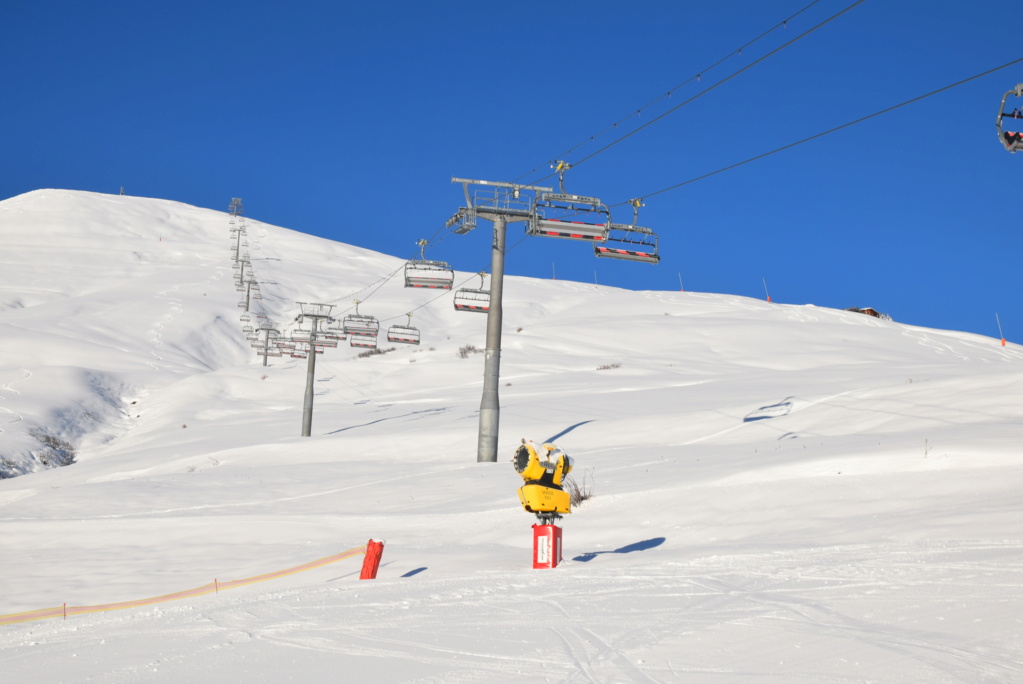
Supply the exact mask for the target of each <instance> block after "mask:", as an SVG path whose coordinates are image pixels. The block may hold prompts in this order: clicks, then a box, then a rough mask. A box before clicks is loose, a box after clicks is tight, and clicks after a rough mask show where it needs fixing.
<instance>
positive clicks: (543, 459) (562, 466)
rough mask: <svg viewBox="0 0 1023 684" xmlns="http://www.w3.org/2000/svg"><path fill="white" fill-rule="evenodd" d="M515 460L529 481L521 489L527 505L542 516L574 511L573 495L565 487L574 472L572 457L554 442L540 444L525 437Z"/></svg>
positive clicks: (519, 471) (523, 503)
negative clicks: (528, 440)
mask: <svg viewBox="0 0 1023 684" xmlns="http://www.w3.org/2000/svg"><path fill="white" fill-rule="evenodd" d="M513 463H514V465H515V471H516V472H518V474H519V475H520V476H521V477H522V479H523V480H525V481H526V484H525V485H523V486H522V487H520V488H519V501H521V502H522V507H523V508H525V509H526V510H527V511H529V512H530V513H536V514H538V515H540V514H552V513H553V514H561V513H571V512H572V497H571V495H570V494H569V493H568V492H566V491H565V490H564V488H563V487H562V481H563V480H564V478H565V476H566V475H568V474H569V473H570V472H572V457H571V456H569V455H568V454H566V453H565V452H564V451H562V450H561V449H559V448H558V447H557V446H555V445H554V444H544V445H543V446H539V445H537V444H536V443H534V442H527V441H525V440H523V441H522V445H521V446H520V447H519V448H518V449H517V450H516V451H515V458H514V460H513Z"/></svg>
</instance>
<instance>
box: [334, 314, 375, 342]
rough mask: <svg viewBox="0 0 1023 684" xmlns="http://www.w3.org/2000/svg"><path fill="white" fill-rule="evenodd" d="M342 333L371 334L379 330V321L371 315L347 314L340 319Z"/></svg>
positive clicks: (353, 334)
mask: <svg viewBox="0 0 1023 684" xmlns="http://www.w3.org/2000/svg"><path fill="white" fill-rule="evenodd" d="M341 325H342V328H343V333H344V334H345V335H350V336H366V337H368V336H373V337H376V335H377V333H378V332H380V322H379V321H377V319H376V318H374V317H373V316H360V315H359V314H348V315H347V316H345V318H344V321H342V324H341Z"/></svg>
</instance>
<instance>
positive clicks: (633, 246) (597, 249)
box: [593, 223, 661, 264]
mask: <svg viewBox="0 0 1023 684" xmlns="http://www.w3.org/2000/svg"><path fill="white" fill-rule="evenodd" d="M593 253H594V254H595V255H596V256H598V257H608V258H610V259H627V260H629V261H641V262H643V263H647V264H656V263H658V262H659V261H660V260H661V257H660V255H659V254H658V253H657V234H656V233H654V231H652V230H650V229H649V228H643V227H641V226H629V225H626V224H624V223H612V224H611V226H610V228H609V229H608V233H607V239H606V240H605V241H604V242H603V243H601V244H594V245H593Z"/></svg>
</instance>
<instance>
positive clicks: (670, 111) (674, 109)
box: [530, 0, 866, 184]
mask: <svg viewBox="0 0 1023 684" xmlns="http://www.w3.org/2000/svg"><path fill="white" fill-rule="evenodd" d="M864 2H866V0H856V2H854V3H852V4H851V5H849V6H848V7H846V8H845V9H843V10H841V11H840V12H838V13H836V14H834V15H832V16H830V17H828V18H827V19H825V20H824V21H822V22H820V23H819V24H817V25H816V26H813V27H811V28H809V29H807V30H806V31H804V32H803V33H800V34H799V35H798V36H796V37H795V38H792V39H791V40H788V41H786V42H785V43H783V44H782V45H779V46H778V47H776V48H775V49H773V50H771V51H770V52H768V53H767V54H765V55H763V56H761V57H759V58H757V59H756V60H754V61H753V62H751V63H749V64H747V65H746V66H744V67H742V68H741V69H739V70H738V71H735V72H733V73H732V74H730V75H728V76H726V77H725V78H723V79H721V80H720V81H718V82H717V83H715V84H714V85H712V86H710V87H708V88H705V89H704V90H702V91H700V92H699V93H697V94H695V95H693V96H692V97H690V98H689V99H687V100H685V101H683V102H680V103H679V104H677V105H675V106H674V107H672V108H671V109H668V110H667V111H665V112H662V113H661V114H659V115H658V116H656V117H654V118H653V119H651V120H650V121H647V122H646V123H644V124H643V125H642V126H639V127H638V128H634V129H633V130H631V131H629V132H628V133H626V134H625V135H622V136H621V137H619V138H617V139H616V140H613V141H611V142H610V143H608V144H607V145H605V146H604V147H601V148H600V149H598V150H596V151H595V152H591V153H590V154H588V155H586V156H585V157H583V158H582V159H580V160H578V161H575V162H572V163H571V166H573V167H575V166H579V165H580V164H582V163H584V162H587V161H589V160H590V159H593V158H594V157H596V156H597V155H599V154H602V153H603V152H606V151H607V150H609V149H611V148H612V147H614V146H615V145H617V144H618V143H620V142H623V141H624V140H627V139H628V138H630V137H632V136H633V135H635V134H636V133H639V132H640V131H642V130H645V129H647V128H649V127H650V126H652V125H654V124H655V123H657V122H658V121H660V120H661V119H663V118H665V117H666V116H668V115H669V114H673V113H674V112H677V111H678V110H679V109H681V108H682V107H685V106H686V105H688V104H690V103H692V102H693V101H695V100H697V99H699V98H701V97H703V96H704V95H706V94H707V93H709V92H711V91H712V90H714V89H715V88H718V87H719V86H721V85H724V84H725V83H727V82H729V81H731V80H732V79H733V78H735V77H736V76H739V75H740V74H743V73H745V72H746V71H749V70H750V69H752V68H753V67H755V66H756V65H757V64H760V63H761V62H763V61H764V60H766V59H768V58H770V57H773V56H774V55H776V54H778V53H779V52H781V51H782V50H784V49H785V48H787V47H789V46H790V45H792V44H794V43H796V42H798V41H800V40H802V39H803V38H805V37H807V36H808V35H810V34H811V33H813V32H814V31H817V30H818V29H820V28H822V27H824V26H826V25H827V24H829V23H831V22H832V21H834V20H835V19H838V18H839V17H840V16H842V15H843V14H845V13H846V12H849V11H850V10H852V9H853V8H855V7H856V6H857V5H861V4H863V3H864ZM555 175H557V173H550V174H547V175H546V176H544V177H542V178H539V179H537V180H534V181H530V182H531V183H533V184H535V183H540V182H543V181H545V180H547V179H548V178H552V177H554V176H555Z"/></svg>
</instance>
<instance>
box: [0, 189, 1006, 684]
mask: <svg viewBox="0 0 1023 684" xmlns="http://www.w3.org/2000/svg"><path fill="white" fill-rule="evenodd" d="M226 203H227V202H226V200H225V205H226ZM244 225H245V228H246V231H245V236H244V240H243V239H240V238H239V236H238V233H237V231H235V232H231V231H232V228H234V229H237V227H238V225H237V224H232V223H231V217H230V216H229V215H228V214H227V213H224V212H217V211H212V210H206V209H199V208H195V207H191V206H187V205H183V204H179V203H176V202H169V201H163V200H155V199H144V198H136V197H124V196H107V195H99V194H92V193H83V192H71V191H62V190H40V191H36V192H32V193H28V194H26V195H22V196H19V197H15V198H12V199H9V200H6V201H3V202H0V239H2V245H3V250H2V252H0V261H2V266H0V352H2V353H0V430H2V432H0V461H2V463H0V468H2V469H0V472H2V473H3V474H4V476H5V477H7V478H8V479H3V480H0V558H2V559H3V562H2V563H0V586H2V587H3V592H2V595H0V615H6V614H12V613H19V612H23V611H30V610H35V609H40V608H48V607H53V606H61V605H62V604H65V603H66V604H67V605H68V606H88V605H96V604H104V603H112V602H118V601H129V600H133V599H141V598H146V597H151V596H158V595H162V594H169V593H172V592H176V591H180V590H183V589H189V588H192V587H197V586H201V585H204V584H207V583H209V582H212V581H213V580H214V579H215V578H217V579H219V580H229V579H236V578H245V577H251V576H255V575H259V574H262V573H267V572H272V571H276V570H280V569H284V568H289V567H293V566H296V565H300V564H302V563H306V562H308V561H312V560H315V559H318V558H323V557H325V556H330V555H333V554H336V553H339V552H341V551H344V550H346V549H350V548H352V547H357V546H360V545H363V544H365V543H366V541H367V540H368V539H370V538H375V539H384V540H386V547H385V550H384V555H383V562H382V564H381V566H380V570H379V575H378V578H377V579H376V580H362V581H360V580H359V579H358V574H359V570H360V566H361V558H355V559H350V560H344V561H340V562H338V563H334V564H330V565H326V566H324V567H321V568H318V569H315V570H310V571H308V572H303V573H299V574H295V575H291V576H289V577H287V578H285V579H280V580H273V581H270V582H266V583H261V584H255V585H252V586H250V587H245V588H240V589H235V590H232V591H229V592H227V591H225V592H221V593H219V594H211V595H208V596H204V597H201V598H196V599H187V600H181V601H175V602H170V603H163V604H159V605H154V606H147V607H142V608H131V609H127V610H120V611H116V612H102V613H93V614H89V615H83V616H73V617H69V618H68V619H67V620H61V619H50V620H41V621H34V622H24V623H19V624H13V625H7V626H2V627H0V672H3V677H2V678H3V681H5V682H30V681H31V682H70V681H74V682H115V683H117V682H183V681H189V682H225V681H254V682H280V681H306V682H308V681H374V682H406V681H408V682H438V683H439V682H444V683H446V684H447V683H451V682H464V683H468V682H518V681H523V682H525V681H530V682H536V681H548V682H667V681H684V682H793V681H807V682H836V683H837V682H928V683H940V682H971V683H975V682H1019V681H1023V645H1021V644H1023V535H1021V529H1023V507H1021V504H1020V491H1021V489H1023V459H1021V453H1020V451H1021V449H1020V445H1021V444H1023V349H1021V348H1020V347H1019V346H1017V345H1013V344H1008V345H1007V346H1004V347H1003V346H1002V345H1001V344H1000V341H999V340H994V339H991V338H985V337H980V336H977V335H970V334H965V333H953V332H946V331H940V330H930V329H925V328H918V327H912V326H906V325H901V324H899V323H897V322H891V321H883V320H878V319H875V318H871V317H869V316H865V315H862V314H857V313H852V312H846V311H837V310H831V309H824V308H818V307H814V306H788V305H784V304H777V303H767V302H762V301H756V300H751V299H746V298H742V297H734V296H724V295H716V294H707V293H695V292H693V293H690V292H630V291H623V290H617V289H614V288H607V287H597V286H594V285H587V284H581V283H574V282H564V281H539V280H532V279H525V278H517V277H508V278H506V281H505V312H504V336H503V353H502V356H501V383H500V384H501V387H500V392H501V409H502V410H501V433H500V434H501V438H500V445H499V449H500V453H501V458H500V462H499V463H496V464H489V463H484V464H479V463H476V442H477V427H478V407H479V402H480V393H481V388H482V376H483V358H484V357H483V355H482V354H477V353H473V352H472V351H471V350H466V349H465V348H466V347H468V346H469V345H474V346H475V347H477V348H478V349H480V350H482V349H483V348H484V347H485V346H486V345H485V317H484V316H481V315H479V314H475V313H464V312H455V311H454V310H453V307H452V305H451V293H450V292H445V291H440V292H438V291H435V290H431V291H422V290H418V289H406V288H405V287H403V285H404V282H403V278H402V273H401V269H402V265H403V262H402V261H401V260H399V259H397V258H394V257H390V256H386V255H383V254H378V253H374V252H369V251H367V250H363V249H359V248H357V247H353V246H349V245H345V244H339V243H333V242H330V241H326V240H322V239H319V238H315V237H311V236H308V235H304V234H301V233H297V232H294V231H290V230H287V229H284V228H278V227H275V226H270V225H266V224H263V223H260V222H258V221H253V220H248V221H247V222H245V224H244ZM450 239H457V237H454V236H453V237H451V238H450ZM533 239H543V238H533ZM234 250H237V251H238V253H240V254H248V256H249V264H250V265H251V270H249V271H248V274H251V275H252V276H253V277H255V278H256V279H258V280H259V282H260V286H259V289H260V292H261V296H262V299H258V300H252V299H250V302H249V304H250V308H251V309H252V312H253V313H252V318H253V321H255V320H256V315H255V314H256V313H263V314H265V315H266V320H267V321H272V322H275V323H276V324H277V325H278V326H279V327H280V328H281V330H282V332H286V331H287V330H289V329H294V328H295V326H296V323H295V317H296V316H297V315H298V313H299V311H300V309H299V306H298V304H297V302H307V303H327V304H333V305H335V308H334V310H333V312H334V314H335V315H337V316H339V317H340V316H342V315H344V314H346V313H352V312H354V309H353V303H352V302H353V300H355V299H360V300H362V301H361V302H360V304H359V313H360V314H367V315H373V316H376V317H378V318H380V319H381V328H382V329H384V330H385V329H386V328H387V327H388V326H390V325H395V324H402V325H404V324H405V323H406V322H407V321H408V319H407V318H406V316H405V313H406V312H409V311H412V312H413V317H412V319H411V322H412V325H414V326H416V327H418V328H419V329H420V330H421V332H422V344H420V345H418V346H411V345H400V344H390V343H387V342H386V341H384V340H383V335H382V336H381V345H380V346H381V348H382V349H390V348H391V347H394V351H390V352H388V353H386V354H380V355H375V356H369V357H359V356H358V354H359V352H360V351H362V350H359V349H353V348H351V347H349V346H347V342H342V343H341V346H339V347H338V348H337V349H327V350H326V352H325V353H324V354H323V355H322V356H320V357H319V358H318V359H317V362H316V375H315V384H314V387H315V411H314V416H313V430H312V436H311V437H301V436H300V433H301V424H302V402H303V393H304V389H305V383H306V370H307V361H305V360H301V359H293V358H291V357H289V356H285V357H282V358H271V359H270V360H269V364H268V365H267V366H266V367H264V366H263V359H262V357H259V356H257V355H256V354H255V350H254V349H252V347H251V346H250V344H249V340H247V339H246V338H245V333H244V332H243V327H242V326H243V325H244V323H243V322H241V321H240V320H239V315H240V314H241V313H242V312H243V309H242V308H240V307H239V300H240V299H244V298H245V296H246V293H245V292H239V291H238V290H237V289H236V282H237V281H238V279H239V278H240V277H242V276H241V275H240V274H239V269H238V268H236V261H235V258H234V256H235V253H234ZM580 250H581V251H580V258H589V255H588V247H586V246H585V245H583V246H580ZM442 252H443V245H442V244H441V245H440V246H439V247H437V249H436V254H433V253H431V257H432V258H443V254H442ZM515 257H516V255H515V252H514V251H511V252H510V253H509V255H508V260H509V269H510V270H511V271H512V272H513V271H514V260H515ZM484 258H486V255H481V259H484ZM246 268H249V267H246ZM636 268H649V266H645V265H638V264H637V265H636ZM388 276H391V277H390V278H389V279H387V277H388ZM455 282H456V285H457V284H458V283H464V286H465V287H478V286H479V281H478V279H477V278H476V277H475V275H474V274H470V273H457V274H456V279H455ZM249 294H251V293H249ZM256 325H258V323H256ZM460 350H461V353H460ZM463 357H464V358H463ZM522 438H527V439H533V440H537V441H543V440H552V441H555V442H556V443H557V444H558V445H559V446H561V447H562V448H563V449H565V450H566V451H567V452H568V453H569V454H571V455H572V456H573V457H574V458H575V460H576V469H575V471H574V472H573V476H574V477H575V479H576V481H577V482H578V483H580V484H581V485H583V486H584V487H586V488H589V489H590V491H591V494H592V497H591V498H590V499H589V500H587V501H585V503H583V504H582V505H581V506H578V507H576V508H575V509H574V511H573V513H572V514H571V515H570V516H567V517H566V518H565V520H563V521H562V526H563V529H564V546H565V557H564V563H563V564H562V565H561V566H560V567H558V568H556V569H548V570H533V569H532V566H531V560H532V549H531V543H532V530H531V524H532V523H533V522H534V521H535V519H534V518H533V517H532V516H531V515H530V514H528V513H526V512H525V511H523V510H522V509H521V507H520V505H519V503H518V499H517V497H516V493H515V492H516V489H517V488H518V487H519V486H520V485H521V484H522V482H521V480H520V479H519V477H518V476H517V474H516V473H515V471H514V469H513V468H512V466H511V464H510V459H511V455H512V453H513V451H514V449H515V446H516V445H517V444H518V442H519V440H520V439H522ZM72 458H73V460H74V462H73V463H72V464H71V465H68V466H66V467H53V466H56V465H59V462H60V461H61V459H64V460H65V461H67V460H70V459H72Z"/></svg>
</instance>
